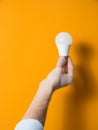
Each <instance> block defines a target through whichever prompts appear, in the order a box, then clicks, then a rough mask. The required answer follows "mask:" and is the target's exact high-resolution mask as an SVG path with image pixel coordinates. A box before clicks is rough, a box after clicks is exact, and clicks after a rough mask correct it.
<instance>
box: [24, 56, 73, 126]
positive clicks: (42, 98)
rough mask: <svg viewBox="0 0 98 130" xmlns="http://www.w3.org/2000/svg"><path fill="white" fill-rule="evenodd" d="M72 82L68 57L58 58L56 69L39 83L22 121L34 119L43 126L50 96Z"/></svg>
mask: <svg viewBox="0 0 98 130" xmlns="http://www.w3.org/2000/svg"><path fill="white" fill-rule="evenodd" d="M72 81H73V65H72V62H71V59H70V57H59V59H58V62H57V65H56V67H55V68H54V69H53V70H52V71H51V72H50V73H49V74H48V75H47V77H46V78H45V79H44V80H43V81H42V82H41V83H40V85H39V88H38V91H37V93H36V95H35V97H34V99H33V101H32V102H31V105H30V107H29V108H28V110H27V112H26V114H25V115H24V117H23V119H36V120H38V121H40V122H41V123H42V125H43V126H44V124H45V119H46V113H47V109H48V105H49V101H50V99H51V96H52V94H53V93H54V92H55V91H56V90H57V89H59V88H62V87H64V86H67V85H69V84H71V83H72Z"/></svg>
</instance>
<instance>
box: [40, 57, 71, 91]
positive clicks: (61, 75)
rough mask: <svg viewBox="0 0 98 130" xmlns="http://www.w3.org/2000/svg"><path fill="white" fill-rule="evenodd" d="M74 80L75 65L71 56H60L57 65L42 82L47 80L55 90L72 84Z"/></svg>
mask: <svg viewBox="0 0 98 130" xmlns="http://www.w3.org/2000/svg"><path fill="white" fill-rule="evenodd" d="M72 81H73V65H72V62H71V59H70V57H59V59H58V62H57V65H56V67H55V68H54V69H53V70H52V71H51V72H50V73H49V74H48V76H47V77H46V79H45V80H43V81H42V83H41V84H43V83H45V82H47V83H48V84H50V86H52V87H53V90H56V89H58V88H61V87H64V86H66V85H69V84H71V83H72Z"/></svg>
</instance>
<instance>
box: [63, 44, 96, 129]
mask: <svg viewBox="0 0 98 130" xmlns="http://www.w3.org/2000/svg"><path fill="white" fill-rule="evenodd" d="M75 52H76V57H77V60H78V64H77V65H76V66H75V72H74V73H75V76H74V77H75V78H74V83H73V85H72V87H71V91H70V93H69V94H68V99H67V106H65V107H67V112H66V113H67V115H65V118H66V120H67V122H63V124H64V126H63V130H87V129H86V119H85V113H86V103H87V101H88V100H90V99H91V98H92V97H93V96H94V94H95V91H96V89H95V87H96V86H95V85H96V84H95V80H94V77H93V74H92V71H91V69H90V63H91V62H92V59H93V56H94V51H93V49H92V47H91V46H89V45H88V44H86V43H80V44H78V46H76V50H75ZM64 105H66V103H65V104H64ZM63 121H64V119H63Z"/></svg>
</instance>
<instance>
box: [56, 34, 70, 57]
mask: <svg viewBox="0 0 98 130" xmlns="http://www.w3.org/2000/svg"><path fill="white" fill-rule="evenodd" d="M55 42H56V46H57V48H58V52H59V56H68V52H69V49H70V46H71V44H72V37H71V35H70V34H69V33H67V32H60V33H59V34H57V36H56V38H55Z"/></svg>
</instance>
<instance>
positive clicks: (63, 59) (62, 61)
mask: <svg viewBox="0 0 98 130" xmlns="http://www.w3.org/2000/svg"><path fill="white" fill-rule="evenodd" d="M67 61H68V57H64V56H60V57H59V59H58V62H57V67H63V66H64V65H66V64H67Z"/></svg>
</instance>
